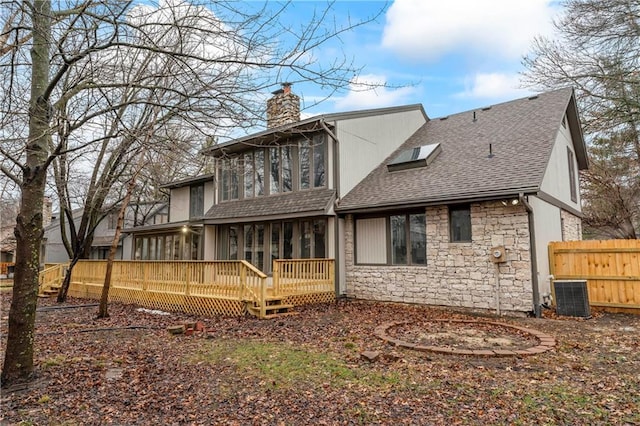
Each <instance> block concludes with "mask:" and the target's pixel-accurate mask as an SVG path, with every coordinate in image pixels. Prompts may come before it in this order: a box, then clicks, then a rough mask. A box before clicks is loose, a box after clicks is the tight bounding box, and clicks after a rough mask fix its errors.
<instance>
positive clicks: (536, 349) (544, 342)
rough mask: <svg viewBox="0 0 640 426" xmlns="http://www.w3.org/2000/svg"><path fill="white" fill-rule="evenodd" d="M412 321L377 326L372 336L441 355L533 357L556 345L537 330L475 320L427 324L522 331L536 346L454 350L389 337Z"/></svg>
mask: <svg viewBox="0 0 640 426" xmlns="http://www.w3.org/2000/svg"><path fill="white" fill-rule="evenodd" d="M413 322H414V321H391V322H386V323H384V324H382V325H379V326H378V327H376V329H375V330H374V334H375V335H376V337H379V338H380V339H382V340H385V341H387V342H389V343H391V344H392V345H396V346H401V347H403V348H408V349H415V350H417V351H423V352H438V353H442V354H451V355H474V356H514V355H535V354H541V353H543V352H546V351H548V350H550V349H551V348H553V347H554V346H555V345H556V339H554V338H553V337H552V336H549V335H548V334H546V333H542V332H540V331H537V330H532V329H530V328H525V327H520V326H517V325H510V324H505V323H501V322H494V321H477V320H449V319H434V320H429V321H428V322H454V323H464V324H491V325H495V326H500V327H506V328H512V329H514V330H519V331H523V332H525V333H528V334H531V335H532V336H534V337H535V338H536V339H538V342H539V343H538V345H537V346H531V347H530V348H526V349H514V350H502V349H493V350H492V349H455V348H446V347H442V346H422V345H419V344H415V343H410V342H405V341H404V340H400V339H396V338H394V337H392V336H389V334H388V333H387V331H388V330H389V329H390V328H392V327H397V326H399V325H403V324H411V323H413Z"/></svg>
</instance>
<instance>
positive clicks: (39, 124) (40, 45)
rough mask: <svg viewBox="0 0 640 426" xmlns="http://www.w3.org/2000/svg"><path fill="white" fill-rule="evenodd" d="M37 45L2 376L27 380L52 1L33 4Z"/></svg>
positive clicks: (40, 232) (46, 130)
mask: <svg viewBox="0 0 640 426" xmlns="http://www.w3.org/2000/svg"><path fill="white" fill-rule="evenodd" d="M32 11H33V12H32V16H31V19H32V23H33V30H32V33H33V47H32V48H31V59H32V71H31V72H32V74H31V99H30V111H29V139H28V141H27V158H26V164H25V167H24V168H23V169H22V186H21V191H22V199H21V205H20V213H19V214H18V218H17V220H16V228H15V235H16V265H15V275H14V285H13V298H12V300H11V308H10V310H9V331H8V333H7V348H6V352H5V357H4V365H3V368H2V376H1V377H0V382H1V383H2V385H3V386H4V385H7V384H9V383H13V382H19V381H26V380H28V379H30V378H31V375H32V373H33V341H34V329H35V317H36V305H37V302H38V274H39V272H40V249H41V245H42V235H43V232H44V228H43V225H42V202H43V198H44V188H45V182H46V176H47V165H48V163H47V158H48V155H49V153H48V146H49V144H48V142H49V138H50V133H49V121H50V105H49V99H48V91H47V90H48V89H47V88H48V82H49V39H50V34H51V3H50V1H49V0H35V1H34V3H33V9H32Z"/></svg>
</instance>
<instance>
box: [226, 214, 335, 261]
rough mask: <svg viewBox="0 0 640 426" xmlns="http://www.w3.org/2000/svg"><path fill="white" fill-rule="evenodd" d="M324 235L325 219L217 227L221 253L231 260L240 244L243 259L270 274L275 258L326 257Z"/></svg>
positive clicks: (325, 232) (234, 257) (325, 231)
mask: <svg viewBox="0 0 640 426" xmlns="http://www.w3.org/2000/svg"><path fill="white" fill-rule="evenodd" d="M238 230H240V231H241V232H238ZM326 238H327V220H326V219H311V220H303V221H284V222H283V221H277V222H261V223H254V224H246V225H244V226H242V225H241V226H239V227H238V226H237V225H227V226H222V227H221V228H220V255H221V259H229V260H234V259H236V258H237V257H236V256H237V247H238V246H240V247H242V248H243V253H244V254H243V258H244V259H245V260H246V261H248V262H251V263H252V264H253V265H254V266H255V267H257V268H259V269H260V270H262V271H264V272H266V273H271V268H272V261H273V260H274V259H293V258H296V259H306V258H325V257H326V256H327V249H326V247H327V241H326ZM265 254H266V256H265Z"/></svg>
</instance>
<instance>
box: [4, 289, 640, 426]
mask: <svg viewBox="0 0 640 426" xmlns="http://www.w3.org/2000/svg"><path fill="white" fill-rule="evenodd" d="M9 301H10V294H9V293H3V294H2V295H1V308H2V311H1V319H2V320H1V324H0V326H1V327H0V333H1V335H2V342H0V343H1V345H2V346H1V350H2V352H1V353H0V355H2V358H3V359H4V348H5V345H6V332H7V315H8V307H9ZM93 303H95V302H94V301H88V300H77V299H70V300H69V302H68V303H67V304H65V305H64V306H59V305H56V304H55V303H54V301H53V300H48V299H47V300H41V301H40V303H39V312H38V315H37V325H36V328H37V336H36V342H35V346H36V364H37V367H36V377H35V379H34V381H33V382H32V383H31V384H30V385H29V386H26V387H14V388H11V389H3V390H2V396H1V400H0V403H1V408H0V424H3V425H4V424H9V425H13V424H23V425H50V424H51V425H56V424H61V425H108V424H117V425H182V424H195V425H197V424H202V425H354V424H365V425H369V424H394V425H395V424H412V425H445V424H446V425H450V424H473V425H476V424H477V425H480V424H481V425H486V424H522V425H530V424H531V425H533V424H535V425H540V424H553V425H555V424H560V425H562V424H566V425H582V424H585V425H594V424H603V425H605V424H606V425H625V424H628V425H640V316H632V315H624V314H602V313H599V314H597V315H594V317H593V318H592V319H588V320H584V319H575V318H559V317H557V316H554V315H553V314H552V313H549V312H547V315H546V318H543V319H535V318H524V317H509V316H504V317H500V318H497V317H495V316H493V315H491V314H488V313H472V312H470V311H464V310H451V309H444V308H434V307H424V306H409V305H401V304H393V303H374V302H361V301H339V302H335V303H332V304H324V305H316V306H309V307H299V308H297V310H298V311H299V312H300V314H299V315H295V316H290V317H285V318H282V319H276V320H258V319H255V318H253V317H249V316H247V317H242V318H229V317H214V318H196V317H190V316H186V315H182V314H168V315H163V314H160V313H158V312H150V311H145V310H139V309H138V308H137V307H135V306H125V305H119V304H112V305H111V306H110V313H111V317H110V318H108V319H105V320H96V319H95V315H96V312H97V307H96V306H82V305H87V304H93ZM442 318H451V319H469V318H477V319H481V320H492V321H496V320H499V321H502V322H505V323H508V324H514V325H520V326H524V327H528V328H533V329H537V330H539V331H542V332H545V333H547V334H550V335H551V336H553V337H554V338H555V339H556V340H557V345H556V346H555V348H554V349H553V350H551V351H549V352H546V353H543V354H539V355H534V356H526V357H524V356H523V357H505V358H486V357H485V358H482V357H471V356H461V355H445V354H436V353H428V352H417V351H413V350H409V349H403V348H399V347H394V346H391V345H389V344H388V343H385V342H384V341H382V340H380V339H378V338H376V337H375V336H374V335H373V330H374V329H375V328H376V327H377V326H379V325H380V324H382V323H384V322H387V321H398V320H411V321H415V325H414V326H407V327H402V328H399V329H398V330H397V333H399V334H402V336H401V337H403V338H406V339H408V340H411V339H413V340H416V341H417V342H430V343H433V342H436V343H438V344H444V345H451V346H455V347H458V348H460V347H465V345H466V346H469V347H473V348H478V347H483V346H484V345H489V346H493V347H495V346H496V345H500V346H501V347H502V346H505V347H506V346H509V345H515V346H517V347H526V346H527V345H529V344H530V343H535V342H532V341H531V337H530V336H527V335H519V334H512V335H510V334H509V332H508V331H505V328H500V329H498V330H496V329H492V328H487V327H484V326H480V327H473V326H467V325H460V324H458V325H457V326H456V325H455V323H451V324H448V325H442V324H440V325H438V326H435V325H434V324H436V323H434V322H429V320H430V319H442ZM195 321H201V322H202V324H203V325H204V327H205V328H206V331H205V332H196V333H194V334H193V335H190V336H187V335H171V334H169V333H168V332H167V330H166V328H167V327H168V326H171V325H180V324H184V323H187V322H195ZM534 340H535V339H534ZM364 351H373V352H379V353H380V356H379V357H378V358H377V360H375V361H373V362H371V361H368V360H366V359H364V358H363V357H362V356H361V354H362V352H364Z"/></svg>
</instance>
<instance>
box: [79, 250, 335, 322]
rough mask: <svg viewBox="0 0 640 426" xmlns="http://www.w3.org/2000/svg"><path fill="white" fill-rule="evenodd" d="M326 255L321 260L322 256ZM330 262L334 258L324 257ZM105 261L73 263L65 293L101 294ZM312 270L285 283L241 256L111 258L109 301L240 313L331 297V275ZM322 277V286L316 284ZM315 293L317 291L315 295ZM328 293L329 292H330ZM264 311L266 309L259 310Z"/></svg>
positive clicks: (323, 268)
mask: <svg viewBox="0 0 640 426" xmlns="http://www.w3.org/2000/svg"><path fill="white" fill-rule="evenodd" d="M323 260H324V259H323ZM324 261H325V262H328V263H330V264H331V265H333V260H324ZM306 262H310V263H311V264H313V265H316V266H315V268H314V267H308V268H307V269H304V268H303V269H302V270H314V271H316V272H318V273H320V272H325V271H332V270H333V266H330V267H329V266H328V264H323V266H317V262H315V259H311V260H307V261H306ZM106 265H107V263H106V261H96V260H82V261H79V262H78V263H77V264H76V266H75V267H74V268H73V273H72V277H71V284H70V287H69V293H68V294H69V295H70V296H74V297H83V298H92V299H99V298H100V296H101V294H102V286H103V283H104V277H105V273H106ZM311 277H312V276H311V275H308V276H307V278H306V279H304V278H303V279H298V280H297V281H289V279H293V278H292V277H291V278H289V279H285V280H284V281H285V282H287V285H286V286H284V287H275V286H274V285H273V284H272V283H273V282H283V280H282V279H281V278H280V277H279V276H277V275H276V273H275V272H274V277H273V279H272V280H271V279H269V278H268V277H267V276H266V275H265V274H264V273H262V272H261V271H260V270H258V269H257V268H255V267H254V266H253V265H251V264H250V263H249V262H246V261H244V260H239V261H177V262H170V261H114V263H113V272H112V276H111V288H110V291H109V300H112V301H118V302H123V303H133V304H137V305H141V306H145V307H149V308H153V309H161V310H167V311H182V312H188V313H193V314H198V315H213V314H223V315H243V314H244V313H245V312H247V304H248V303H250V304H252V306H264V305H265V304H266V303H267V302H268V300H269V299H273V298H276V297H279V298H281V299H284V298H291V300H295V301H296V302H297V304H303V303H313V302H317V301H325V300H331V299H333V298H334V297H335V293H334V291H333V275H331V276H328V277H330V282H326V281H322V280H321V278H327V275H326V273H325V275H324V276H323V277H320V276H319V275H315V276H314V278H315V281H313V282H310V281H309V280H310V279H311ZM320 282H322V283H323V285H320ZM318 293H319V294H318ZM328 293H329V294H328ZM263 311H264V310H263Z"/></svg>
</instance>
